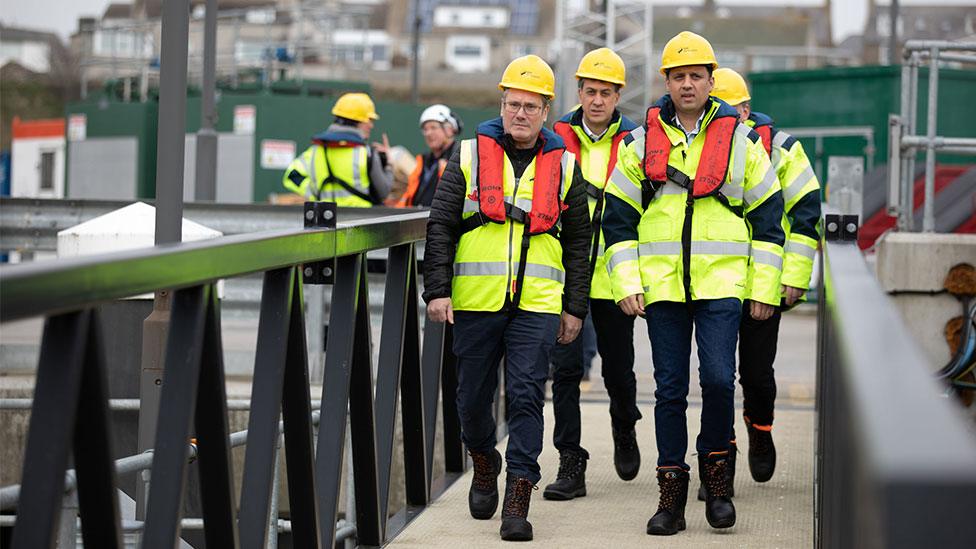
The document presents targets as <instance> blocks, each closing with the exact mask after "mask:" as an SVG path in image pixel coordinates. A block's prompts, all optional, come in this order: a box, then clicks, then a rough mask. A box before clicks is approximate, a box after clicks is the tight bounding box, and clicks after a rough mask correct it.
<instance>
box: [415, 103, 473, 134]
mask: <svg viewBox="0 0 976 549" xmlns="http://www.w3.org/2000/svg"><path fill="white" fill-rule="evenodd" d="M432 121H433V122H440V123H441V124H450V125H451V126H452V127H453V128H454V133H456V134H460V133H461V132H462V131H464V126H463V125H462V123H461V118H460V117H459V116H458V115H456V114H454V112H453V111H451V109H450V108H448V106H447V105H441V104H437V105H431V106H429V107H427V108H426V109H424V112H422V113H420V125H421V126H423V125H424V123H425V122H432Z"/></svg>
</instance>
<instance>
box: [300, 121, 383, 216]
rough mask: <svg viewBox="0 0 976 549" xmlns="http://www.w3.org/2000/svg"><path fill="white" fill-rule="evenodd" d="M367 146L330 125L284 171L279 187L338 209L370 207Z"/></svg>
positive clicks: (349, 132) (359, 138)
mask: <svg viewBox="0 0 976 549" xmlns="http://www.w3.org/2000/svg"><path fill="white" fill-rule="evenodd" d="M369 164H370V159H369V147H368V146H367V144H366V141H365V140H364V139H363V138H362V136H361V135H359V134H358V133H357V132H355V131H354V130H352V129H346V130H342V129H339V127H337V126H335V125H333V126H332V127H330V128H329V130H327V131H325V132H323V133H320V134H318V135H316V136H315V137H313V143H312V145H311V146H310V147H309V148H307V149H305V151H304V152H303V153H302V154H301V155H299V156H298V157H297V158H295V160H293V161H292V163H291V164H290V165H289V166H288V169H287V170H285V175H284V177H283V179H282V184H283V185H284V187H285V188H286V189H288V190H289V191H291V192H293V193H296V194H299V195H302V196H304V197H305V199H306V200H308V201H326V200H327V201H329V202H335V203H336V204H337V205H339V206H346V207H358V208H369V207H370V206H372V205H373V203H374V200H373V198H372V197H371V196H370V188H369V185H370V179H369Z"/></svg>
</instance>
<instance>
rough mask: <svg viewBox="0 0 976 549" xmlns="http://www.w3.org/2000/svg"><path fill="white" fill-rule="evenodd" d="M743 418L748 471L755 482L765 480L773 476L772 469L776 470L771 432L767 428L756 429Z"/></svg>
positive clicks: (774, 449)
mask: <svg viewBox="0 0 976 549" xmlns="http://www.w3.org/2000/svg"><path fill="white" fill-rule="evenodd" d="M745 420H746V430H747V431H748V432H749V472H750V473H752V478H753V479H754V480H755V481H756V482H766V481H767V480H769V479H771V478H773V471H775V470H776V446H775V445H773V433H772V431H771V430H769V429H765V428H763V429H757V428H756V427H755V426H754V425H753V424H752V422H751V421H749V418H745Z"/></svg>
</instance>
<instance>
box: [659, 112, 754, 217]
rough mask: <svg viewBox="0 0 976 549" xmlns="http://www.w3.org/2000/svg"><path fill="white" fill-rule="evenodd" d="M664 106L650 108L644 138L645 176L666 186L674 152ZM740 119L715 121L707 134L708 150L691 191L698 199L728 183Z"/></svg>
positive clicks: (717, 119) (731, 117)
mask: <svg viewBox="0 0 976 549" xmlns="http://www.w3.org/2000/svg"><path fill="white" fill-rule="evenodd" d="M660 112H661V108H660V107H651V108H649V109H647V121H646V122H645V123H644V126H645V128H646V131H647V136H646V137H645V139H644V173H645V174H646V175H647V177H648V179H650V180H651V181H655V182H658V183H660V184H663V183H664V182H665V181H667V180H668V156H669V155H670V153H671V140H670V139H668V135H667V134H666V133H665V132H664V128H663V127H662V126H661V121H660V119H659V117H658V115H659V114H660ZM736 124H738V120H737V119H736V118H735V117H734V116H723V117H721V118H716V119H714V120H712V121H711V123H709V125H708V129H707V130H706V132H705V147H704V149H703V150H702V154H701V159H700V160H699V161H698V170H697V171H696V172H695V178H694V180H692V185H691V188H690V189H688V192H690V193H691V194H692V197H694V198H704V197H706V196H711V195H713V194H715V193H717V192H718V191H719V190H720V189H721V188H722V184H723V183H724V182H725V176H726V173H727V172H728V169H729V157H730V156H731V154H732V139H733V137H734V135H735V125H736Z"/></svg>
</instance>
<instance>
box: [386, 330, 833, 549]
mask: <svg viewBox="0 0 976 549" xmlns="http://www.w3.org/2000/svg"><path fill="white" fill-rule="evenodd" d="M643 329H644V324H643V323H642V322H638V324H637V328H636V331H637V333H635V339H636V340H637V357H638V363H639V370H638V391H639V395H638V398H639V406H640V410H641V413H642V414H643V415H644V419H642V420H641V421H639V422H638V423H637V435H638V441H639V443H640V448H641V455H642V458H643V463H642V468H641V472H640V474H638V476H637V478H636V479H634V480H633V481H630V482H624V481H622V480H620V479H619V478H618V477H617V475H616V473H615V472H614V470H613V442H612V440H611V437H610V429H609V415H608V412H607V400H606V391H605V390H604V388H603V383H602V381H601V379H600V375H599V372H596V371H594V372H593V374H592V375H591V379H592V381H590V382H584V384H583V387H582V388H583V390H584V393H583V399H584V400H585V403H584V404H583V405H582V410H581V411H582V419H583V446H584V447H585V448H586V449H587V450H588V451H589V453H590V460H589V462H588V464H587V471H586V481H587V482H586V487H587V496H586V497H584V498H578V499H576V500H573V501H547V500H545V499H543V497H542V488H543V487H544V486H545V484H547V483H549V482H552V480H553V479H554V478H555V474H556V470H557V468H558V467H559V454H558V453H557V452H556V450H555V449H554V448H553V447H552V444H551V440H552V426H553V418H552V406H551V405H550V404H549V403H547V405H546V444H545V447H544V450H543V452H542V456H541V457H540V464H541V466H542V476H543V479H542V482H540V483H539V490H538V491H537V492H535V493H534V494H533V496H532V505H531V508H530V511H529V520H530V522H532V525H533V528H534V533H535V540H534V541H535V543H536V544H538V545H540V546H543V547H569V546H574V547H601V546H606V547H638V546H641V545H659V546H667V547H705V546H722V547H750V548H760V547H769V548H774V547H788V548H797V547H812V546H813V543H814V536H813V528H814V524H813V497H814V494H813V472H814V425H815V421H816V419H815V414H814V411H813V401H812V397H813V387H814V377H815V375H814V371H815V364H814V363H815V350H816V319H815V318H814V317H812V316H810V315H809V314H806V313H805V312H800V313H790V314H787V315H785V316H784V317H783V323H782V331H781V353H780V355H779V357H778V360H777V363H776V369H777V375H778V378H779V381H780V395H781V396H780V398H779V400H778V402H777V415H776V429H775V431H774V433H775V436H776V438H775V441H776V448H777V453H778V463H777V468H776V474H775V476H774V477H773V479H772V480H771V481H770V482H767V483H764V484H759V483H756V482H754V481H753V480H752V478H751V477H750V476H749V471H748V465H747V456H746V451H747V450H748V440H747V439H746V437H745V436H744V435H745V433H744V432H742V433H740V434H739V436H740V455H739V465H738V468H737V473H738V475H737V477H736V482H735V484H736V497H735V505H736V510H737V514H738V518H737V523H736V525H735V527H733V528H731V529H729V530H724V531H720V530H714V529H712V528H710V527H709V526H708V524H707V523H706V522H705V509H704V503H702V502H699V501H698V500H697V499H695V491H696V490H697V489H698V480H697V467H696V463H695V460H696V458H695V457H694V456H693V455H691V454H690V453H689V456H688V462H689V463H690V464H691V465H692V481H691V483H690V484H689V501H688V505H687V507H686V510H685V516H686V518H687V520H688V529H687V530H686V531H684V532H681V533H680V534H678V535H676V536H672V537H667V538H659V537H651V536H648V535H647V534H646V533H645V525H646V523H647V519H649V518H650V517H651V515H653V514H654V511H655V509H656V508H657V498H658V491H657V482H656V481H655V478H654V460H655V459H656V450H655V446H654V421H653V417H654V415H653V400H652V399H653V388H654V382H653V379H652V378H651V373H650V360H649V356H650V351H649V349H648V345H647V336H646V334H645V333H644V332H643ZM598 360H599V359H597V361H596V362H598ZM695 369H696V364H695V361H694V359H693V362H692V371H693V372H694V371H695ZM696 390H697V391H696ZM696 393H697V394H696ZM737 401H738V402H740V403H741V395H737ZM700 412H701V401H700V390H699V389H698V386H697V379H696V376H695V375H694V374H693V377H692V396H691V402H690V403H689V408H688V424H689V430H688V431H689V432H688V434H689V445H688V446H689V449H691V450H690V451H692V450H693V449H694V437H695V436H696V435H697V434H698V415H699V413H700ZM736 417H737V422H738V423H737V425H736V429H737V430H738V431H744V430H745V429H744V427H743V426H742V422H741V419H738V418H739V417H741V412H738V413H737V414H736ZM506 443H507V439H505V440H502V441H501V443H500V444H499V445H498V449H499V451H501V452H502V453H503V454H504V452H505V444H506ZM470 475H471V472H470V471H469V472H468V473H466V474H465V476H463V477H461V479H459V480H458V481H457V482H455V483H454V485H453V486H451V488H450V489H449V490H448V491H446V492H445V493H444V494H443V495H441V496H440V498H438V499H437V500H436V501H435V502H434V503H433V504H432V505H430V507H428V508H427V510H426V511H424V512H423V513H422V514H421V515H420V516H419V517H418V518H416V519H415V520H414V521H413V522H412V523H411V524H410V525H409V526H408V527H407V528H406V529H405V530H404V531H403V532H401V533H400V535H399V536H397V537H396V538H395V539H394V540H393V541H392V543H390V544H389V547H396V548H401V547H402V548H410V547H418V548H419V547H425V548H426V547H457V546H458V540H462V539H463V540H465V541H464V544H465V546H466V549H476V548H482V547H509V546H510V544H508V543H506V542H503V541H501V540H500V539H499V536H498V528H499V526H500V524H501V519H500V511H499V512H498V513H496V514H495V518H494V519H492V520H487V521H479V520H474V519H472V518H471V516H470V515H469V514H468V505H467V491H468V487H469V486H470V484H471V478H470ZM503 478H504V475H503V476H502V477H500V479H499V487H500V489H504V484H503V480H502V479H503Z"/></svg>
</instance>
